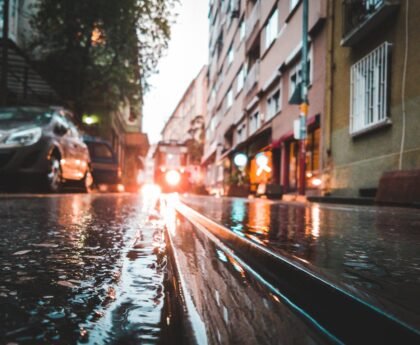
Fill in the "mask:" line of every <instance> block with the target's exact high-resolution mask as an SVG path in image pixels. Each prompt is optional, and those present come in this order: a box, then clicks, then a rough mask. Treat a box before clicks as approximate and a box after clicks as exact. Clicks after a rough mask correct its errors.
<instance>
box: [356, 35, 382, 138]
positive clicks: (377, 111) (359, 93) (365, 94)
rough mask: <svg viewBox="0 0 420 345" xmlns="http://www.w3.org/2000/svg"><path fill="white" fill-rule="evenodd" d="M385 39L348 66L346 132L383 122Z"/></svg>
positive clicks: (357, 130)
mask: <svg viewBox="0 0 420 345" xmlns="http://www.w3.org/2000/svg"><path fill="white" fill-rule="evenodd" d="M389 47H390V44H389V43H388V42H385V43H383V44H382V45H381V46H379V47H378V48H376V49H375V50H374V51H372V52H371V53H370V54H368V55H367V56H365V57H364V58H363V59H361V60H359V61H358V62H356V63H355V64H354V65H353V66H352V67H351V79H350V80H351V85H350V133H351V134H354V133H357V132H359V131H361V130H365V129H368V128H370V127H374V126H375V125H378V124H381V123H386V122H387V120H388V119H387V98H388V58H389Z"/></svg>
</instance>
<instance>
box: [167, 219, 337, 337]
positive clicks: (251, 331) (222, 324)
mask: <svg viewBox="0 0 420 345" xmlns="http://www.w3.org/2000/svg"><path fill="white" fill-rule="evenodd" d="M171 219H172V221H171ZM171 223H172V225H171ZM168 228H169V236H170V238H171V241H172V242H171V243H172V244H171V245H172V247H173V248H174V252H175V260H176V263H177V265H176V266H177V267H178V274H179V277H180V281H181V285H182V286H183V287H184V289H183V291H182V293H183V296H184V300H185V305H186V309H187V314H188V317H189V320H190V322H191V328H192V330H191V333H192V334H193V335H194V338H195V341H196V343H197V344H200V345H204V344H244V345H246V344H323V343H329V341H331V339H330V338H328V337H327V338H326V337H325V335H321V334H320V333H319V332H318V331H317V330H314V329H312V328H311V327H309V326H308V324H307V323H306V322H305V321H304V320H303V319H302V318H301V317H299V316H297V313H295V312H294V311H293V308H291V307H290V305H288V304H287V303H286V301H285V300H284V299H283V298H282V297H281V296H280V295H279V294H278V293H277V292H276V289H273V288H272V287H270V286H269V285H268V284H267V283H266V282H265V281H264V280H263V279H259V278H258V274H255V272H253V271H252V269H250V268H249V267H248V266H247V265H246V264H245V263H244V262H242V261H241V260H240V259H239V258H238V257H236V256H235V254H234V253H232V252H231V251H230V250H229V249H228V248H226V247H225V246H223V244H222V243H221V242H220V241H218V240H217V238H215V237H214V236H211V235H209V233H207V232H206V231H205V230H204V231H203V230H199V229H198V228H196V227H195V226H193V225H192V224H191V223H190V222H189V221H188V220H186V219H185V218H184V217H183V216H181V215H179V214H178V215H175V213H174V214H173V215H172V217H169V220H168ZM203 278H204V279H203Z"/></svg>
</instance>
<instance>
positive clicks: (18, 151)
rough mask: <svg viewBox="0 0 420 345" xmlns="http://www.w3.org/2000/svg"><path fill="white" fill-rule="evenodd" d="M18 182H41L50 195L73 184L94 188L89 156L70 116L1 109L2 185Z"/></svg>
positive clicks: (37, 110) (47, 111) (28, 109)
mask: <svg viewBox="0 0 420 345" xmlns="http://www.w3.org/2000/svg"><path fill="white" fill-rule="evenodd" d="M35 177H36V178H37V179H35ZM17 179H18V180H19V181H20V182H28V180H29V181H30V183H32V181H40V182H41V184H42V186H43V188H44V190H47V191H49V192H60V191H61V189H62V187H63V185H64V183H65V182H69V181H72V182H75V183H76V184H78V185H79V186H80V187H82V188H83V189H84V190H87V189H88V187H89V185H90V184H92V176H91V172H90V158H89V152H88V149H87V146H86V144H85V143H84V142H83V140H82V137H81V135H80V133H79V131H78V129H77V127H76V126H75V124H74V122H73V120H72V115H71V113H70V112H68V111H66V110H64V109H56V108H38V107H8V108H2V107H0V185H1V184H2V183H1V182H3V184H6V185H7V184H9V181H16V180H17Z"/></svg>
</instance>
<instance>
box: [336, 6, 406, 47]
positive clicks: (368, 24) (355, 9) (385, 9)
mask: <svg viewBox="0 0 420 345" xmlns="http://www.w3.org/2000/svg"><path fill="white" fill-rule="evenodd" d="M399 5H400V0H343V38H342V40H341V45H342V46H347V47H351V46H354V45H355V44H357V43H358V42H359V41H361V40H362V39H363V38H364V37H367V36H368V34H369V33H371V31H372V30H374V29H375V28H377V27H378V26H379V25H380V24H382V23H383V22H384V21H385V19H387V18H388V17H389V16H390V15H391V14H392V13H393V12H395V10H396V9H397V8H398V6H399Z"/></svg>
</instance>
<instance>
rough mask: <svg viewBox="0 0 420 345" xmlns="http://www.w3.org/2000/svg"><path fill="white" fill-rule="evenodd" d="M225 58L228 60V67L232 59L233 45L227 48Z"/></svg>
mask: <svg viewBox="0 0 420 345" xmlns="http://www.w3.org/2000/svg"><path fill="white" fill-rule="evenodd" d="M227 58H228V66H229V65H230V64H231V63H232V62H233V58H234V50H233V44H232V45H231V46H230V48H229V51H228V54H227Z"/></svg>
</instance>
